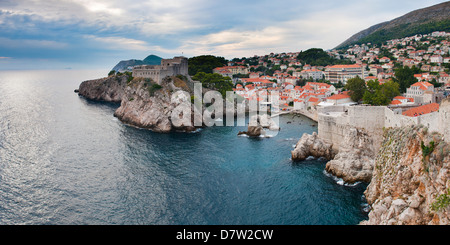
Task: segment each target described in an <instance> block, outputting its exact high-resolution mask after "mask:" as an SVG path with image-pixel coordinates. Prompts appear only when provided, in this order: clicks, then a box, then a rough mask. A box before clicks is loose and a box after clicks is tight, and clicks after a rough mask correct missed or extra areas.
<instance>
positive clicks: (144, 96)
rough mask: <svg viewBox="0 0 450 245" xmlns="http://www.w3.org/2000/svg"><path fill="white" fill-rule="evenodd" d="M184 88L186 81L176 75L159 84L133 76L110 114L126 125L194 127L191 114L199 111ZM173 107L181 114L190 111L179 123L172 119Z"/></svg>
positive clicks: (158, 129)
mask: <svg viewBox="0 0 450 245" xmlns="http://www.w3.org/2000/svg"><path fill="white" fill-rule="evenodd" d="M188 91H189V87H188V86H187V84H186V83H185V82H184V81H183V80H181V79H179V78H177V77H171V78H167V79H164V81H163V82H162V84H161V85H158V84H156V83H154V82H153V81H152V80H151V79H148V78H147V79H145V78H135V79H133V80H132V81H130V82H129V83H128V85H127V86H126V87H125V91H124V96H123V99H122V101H121V104H120V107H119V108H118V109H117V110H116V112H115V113H114V116H116V117H117V118H118V119H119V120H120V121H122V122H124V123H127V124H129V125H133V126H136V127H139V128H146V129H151V130H153V131H155V132H161V133H166V132H171V131H186V132H190V131H194V130H196V128H198V127H195V126H194V116H196V115H197V116H200V117H201V114H199V115H198V114H196V113H194V111H193V109H192V108H193V107H191V103H190V102H191V98H190V94H189V92H188ZM178 92H186V93H178ZM176 108H177V109H180V108H181V109H182V110H181V111H180V113H181V114H182V113H190V116H189V117H188V118H184V119H183V120H184V121H182V124H176V123H174V121H173V118H172V114H173V113H172V112H173V111H174V110H175V109H176ZM180 118H183V117H180ZM180 121H181V119H180ZM199 121H200V122H201V118H200V120H199ZM202 126H203V125H200V126H199V127H202Z"/></svg>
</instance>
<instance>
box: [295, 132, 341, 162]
mask: <svg viewBox="0 0 450 245" xmlns="http://www.w3.org/2000/svg"><path fill="white" fill-rule="evenodd" d="M335 155H336V152H335V151H334V150H333V144H331V143H329V142H327V141H326V140H323V139H320V138H319V136H318V135H317V133H316V132H314V133H312V134H311V135H310V134H306V133H305V134H303V135H302V137H301V138H300V140H299V141H298V142H297V144H296V145H295V149H294V150H293V151H291V156H292V160H293V161H302V160H305V159H306V158H308V157H309V156H313V157H317V158H319V157H323V158H325V159H327V160H331V159H333V158H334V156H335Z"/></svg>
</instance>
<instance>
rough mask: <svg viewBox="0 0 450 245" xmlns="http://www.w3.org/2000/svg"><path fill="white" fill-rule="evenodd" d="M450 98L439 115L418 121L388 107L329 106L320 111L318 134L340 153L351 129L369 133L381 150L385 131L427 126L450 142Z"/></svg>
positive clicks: (428, 115)
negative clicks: (387, 129)
mask: <svg viewBox="0 0 450 245" xmlns="http://www.w3.org/2000/svg"><path fill="white" fill-rule="evenodd" d="M449 121H450V98H448V99H445V100H443V101H442V102H441V104H440V108H439V111H436V112H432V113H429V114H424V115H421V116H417V117H408V116H404V115H402V114H400V113H396V112H394V111H391V110H390V109H389V108H387V107H386V106H329V107H324V108H319V110H318V134H319V137H321V138H322V139H325V140H328V141H329V142H331V143H333V147H334V148H335V149H339V148H340V147H341V144H343V140H342V139H344V137H345V135H347V134H348V132H349V130H350V129H351V128H356V129H361V130H364V131H365V132H366V133H368V134H369V135H370V136H371V137H372V139H373V143H374V148H375V150H378V149H379V148H380V146H381V142H382V140H383V128H389V127H392V128H395V127H408V126H413V125H423V126H425V127H427V128H428V129H429V131H430V132H432V131H435V132H439V133H441V134H442V135H443V136H444V140H445V141H447V142H450V127H448V122H449Z"/></svg>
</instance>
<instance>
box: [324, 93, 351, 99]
mask: <svg viewBox="0 0 450 245" xmlns="http://www.w3.org/2000/svg"><path fill="white" fill-rule="evenodd" d="M347 98H350V96H349V95H346V94H335V95H332V96H330V97H328V98H327V100H342V99H347Z"/></svg>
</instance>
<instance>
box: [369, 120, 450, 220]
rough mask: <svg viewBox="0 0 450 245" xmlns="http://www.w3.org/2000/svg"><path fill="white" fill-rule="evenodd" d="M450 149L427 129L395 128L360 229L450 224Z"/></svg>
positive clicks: (390, 131) (379, 158) (383, 152)
mask: <svg viewBox="0 0 450 245" xmlns="http://www.w3.org/2000/svg"><path fill="white" fill-rule="evenodd" d="M449 177H450V145H449V144H448V143H446V142H445V141H443V137H442V135H441V134H439V133H436V132H433V133H430V132H428V129H427V128H425V127H422V126H414V127H402V128H390V129H387V130H385V131H384V141H383V143H382V146H381V148H380V150H379V151H378V153H377V156H376V158H375V165H374V171H373V175H372V179H371V181H370V184H369V186H368V187H367V190H366V191H365V193H364V194H365V196H366V199H367V201H368V204H369V205H370V206H371V208H372V209H371V211H370V213H369V220H367V221H363V222H361V224H369V225H373V224H389V225H391V224H403V225H426V224H450V213H449V211H450V208H449V204H450V191H449V190H450V180H449Z"/></svg>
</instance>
